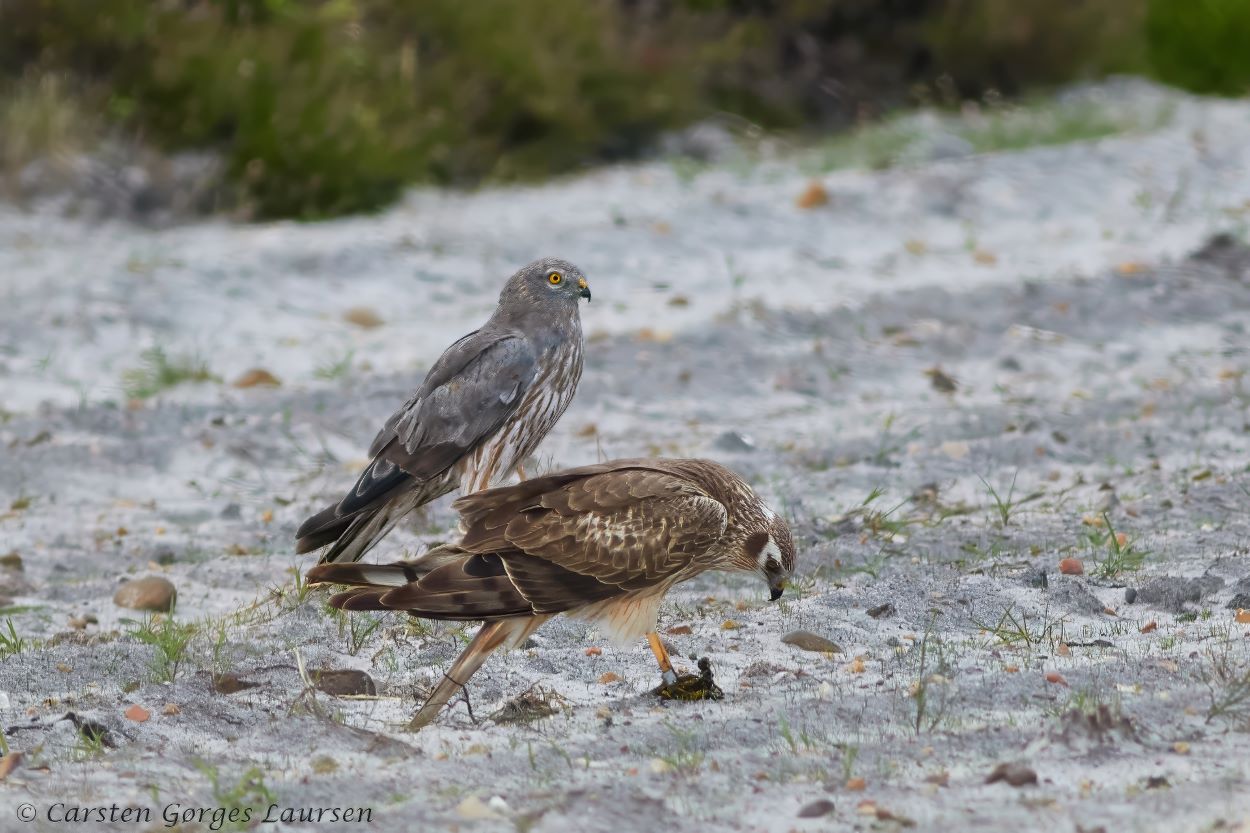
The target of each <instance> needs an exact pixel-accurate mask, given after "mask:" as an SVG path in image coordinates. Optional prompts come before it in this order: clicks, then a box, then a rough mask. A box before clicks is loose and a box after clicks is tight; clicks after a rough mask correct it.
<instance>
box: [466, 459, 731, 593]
mask: <svg viewBox="0 0 1250 833" xmlns="http://www.w3.org/2000/svg"><path fill="white" fill-rule="evenodd" d="M454 505H455V507H456V509H457V510H459V511H460V513H461V521H462V524H463V525H464V528H465V533H464V536H463V539H462V541H461V543H460V545H461V546H462V547H463V548H464V549H466V550H469V551H471V552H479V553H485V552H506V551H510V550H515V551H517V552H519V553H524V554H525V555H528V556H530V557H531V558H533V559H536V560H538V561H541V562H547V563H550V564H554V565H557V566H559V567H561V568H563V569H565V570H568V571H571V572H573V573H576V574H578V575H581V576H588V577H592V578H594V579H595V580H597V581H600V582H603V583H605V584H610V585H614V586H616V587H618V588H620V589H621V590H635V589H641V588H643V587H647V586H649V585H652V584H656V583H658V582H661V581H663V580H664V579H666V578H669V577H671V576H672V574H673V573H675V572H677V571H678V570H681V569H683V568H685V567H687V566H689V565H690V564H691V562H692V561H697V560H698V559H699V558H700V557H701V556H702V555H703V554H704V553H706V552H707V550H708V548H709V547H710V546H711V545H712V544H713V543H715V542H716V541H717V540H718V539H719V538H720V537H721V535H723V534H724V532H725V526H726V523H727V522H728V515H727V511H726V509H725V506H724V505H723V504H722V503H721V502H720V501H718V500H716V499H714V498H713V497H711V496H710V495H709V494H708V493H707V492H706V491H705V490H703V489H702V488H701V487H700V486H698V485H696V484H695V483H694V482H692V481H691V480H690V479H689V478H687V477H685V476H683V475H682V474H680V473H678V472H675V471H670V470H665V468H664V467H663V464H662V463H660V462H659V461H648V460H636V461H635V460H623V461H617V462H615V463H608V464H601V465H596V466H584V467H582V468H580V469H569V470H566V471H564V472H560V473H557V474H555V475H549V476H546V477H539V478H534V479H532V480H528V481H525V482H524V483H520V484H517V485H516V486H507V487H503V488H500V489H490V490H487V491H484V492H478V493H476V494H473V495H466V496H465V497H463V498H461V499H459V500H458V501H456V503H455V504H454ZM505 563H510V562H508V561H507V560H505ZM523 568H524V569H529V563H528V562H519V563H518V569H516V570H510V573H513V574H514V577H515V578H517V579H518V580H521V579H522V578H523V577H522V576H521V575H520V572H521V570H522V569H523ZM537 579H538V577H537V576H534V577H533V580H537Z"/></svg>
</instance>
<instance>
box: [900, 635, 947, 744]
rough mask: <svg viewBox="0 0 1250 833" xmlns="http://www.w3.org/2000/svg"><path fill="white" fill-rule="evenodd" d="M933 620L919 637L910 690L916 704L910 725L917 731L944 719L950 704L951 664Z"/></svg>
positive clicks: (926, 728)
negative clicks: (949, 679)
mask: <svg viewBox="0 0 1250 833" xmlns="http://www.w3.org/2000/svg"><path fill="white" fill-rule="evenodd" d="M935 624H936V622H935V620H934V619H932V618H931V619H930V620H929V623H928V625H927V627H926V628H925V632H924V637H923V638H922V639H921V640H920V650H919V652H918V653H919V656H918V659H917V668H916V681H915V682H914V683H913V684H912V687H911V691H910V692H909V693H910V694H911V697H912V702H913V704H914V705H915V712H914V715H913V719H912V724H911V728H912V729H914V730H915V732H916V734H918V735H919V734H921V733H922V732H932V731H933V730H934V729H936V728H937V727H938V725H939V724H940V723H941V722H942V721H943V720H944V719H945V717H946V714H947V711H948V709H949V706H950V690H949V686H948V680H947V677H948V676H949V675H950V673H951V667H952V666H951V663H950V662H949V661H948V659H947V656H946V646H945V643H943V641H942V638H941V637H940V636H938V634H937V633H936V630H935ZM935 689H936V691H935Z"/></svg>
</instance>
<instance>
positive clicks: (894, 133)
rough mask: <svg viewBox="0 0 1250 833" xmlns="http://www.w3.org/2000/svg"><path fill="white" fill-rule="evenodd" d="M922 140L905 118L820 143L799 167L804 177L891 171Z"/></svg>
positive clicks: (920, 135)
mask: <svg viewBox="0 0 1250 833" xmlns="http://www.w3.org/2000/svg"><path fill="white" fill-rule="evenodd" d="M922 136H923V133H922V131H921V130H920V128H919V127H918V126H917V125H916V123H915V122H914V121H913V120H912V119H909V118H906V117H894V118H890V119H886V120H884V121H880V122H876V123H872V124H865V125H861V126H859V127H856V128H854V129H852V130H849V131H847V132H845V133H840V134H837V135H835V136H833V137H832V138H830V139H828V140H826V141H824V142H822V143H821V144H820V145H818V146H817V147H816V148H815V149H814V150H813V151H812V153H811V156H810V157H809V158H807V159H805V160H804V162H803V167H804V168H805V169H806V170H807V172H808V173H827V172H829V171H838V170H843V169H846V168H867V169H869V170H874V171H876V170H882V169H885V168H892V167H894V166H895V165H897V164H898V163H899V161H900V160H901V159H902V158H903V155H904V154H905V153H906V152H907V150H908V149H910V148H911V147H912V146H913V145H914V144H915V143H916V142H917V140H919V139H920V138H921V137H922Z"/></svg>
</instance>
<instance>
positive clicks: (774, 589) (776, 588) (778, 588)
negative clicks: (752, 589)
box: [768, 579, 786, 602]
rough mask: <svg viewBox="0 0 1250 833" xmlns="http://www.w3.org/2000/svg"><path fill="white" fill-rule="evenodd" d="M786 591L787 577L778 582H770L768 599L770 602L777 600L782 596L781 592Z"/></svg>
mask: <svg viewBox="0 0 1250 833" xmlns="http://www.w3.org/2000/svg"><path fill="white" fill-rule="evenodd" d="M784 592H786V582H785V579H782V580H781V581H779V582H777V583H776V584H770V585H768V600H769V601H770V602H775V601H777V600H778V599H780V598H781V594H782V593H784Z"/></svg>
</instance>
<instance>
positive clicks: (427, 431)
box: [338, 331, 538, 516]
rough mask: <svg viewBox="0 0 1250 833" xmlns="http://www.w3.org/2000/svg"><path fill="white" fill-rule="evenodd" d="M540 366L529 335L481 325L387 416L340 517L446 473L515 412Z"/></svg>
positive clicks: (445, 354)
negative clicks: (491, 331)
mask: <svg viewBox="0 0 1250 833" xmlns="http://www.w3.org/2000/svg"><path fill="white" fill-rule="evenodd" d="M537 370H538V357H537V355H536V354H535V352H534V349H533V348H532V347H531V346H530V343H529V341H528V339H526V338H524V337H522V336H519V335H514V334H506V333H505V334H483V333H482V332H481V331H478V332H476V333H471V334H470V335H468V336H466V337H465V338H463V339H461V340H460V341H458V342H456V344H454V345H452V346H451V347H450V348H448V350H447V352H445V353H444V354H443V355H442V357H440V358H439V360H438V361H437V362H436V363H435V365H434V367H433V368H431V369H430V372H429V373H428V374H427V375H426V378H425V381H424V382H423V383H422V384H421V387H420V388H419V389H418V390H417V392H416V394H415V395H413V397H412V398H411V399H409V400H408V402H406V403H405V404H404V406H403V407H402V408H400V409H399V410H398V411H396V412H395V413H394V414H393V415H392V416H391V418H390V419H388V420H387V423H386V427H385V428H384V429H383V432H382V434H379V436H378V437H377V438H376V439H375V440H374V442H373V446H372V447H371V448H370V452H371V453H372V455H373V457H374V459H373V461H372V462H371V463H370V464H369V466H368V467H366V468H365V470H364V471H363V472H361V474H360V477H359V478H357V480H356V484H355V486H354V487H353V488H352V490H351V491H350V492H349V493H348V494H347V496H346V497H345V498H343V500H342V501H341V502H340V504H339V507H338V509H339V515H340V516H342V515H346V514H351V513H353V512H357V511H360V510H362V509H364V508H367V507H369V506H372V505H376V504H377V503H378V502H379V501H380V500H383V499H386V498H389V497H390V496H393V494H394V493H395V492H396V491H398V490H402V489H404V488H408V487H409V486H410V485H411V481H413V480H416V481H418V482H426V481H429V480H432V479H434V478H436V477H440V476H441V475H443V474H444V473H445V472H446V471H447V470H448V469H449V468H450V467H451V466H453V465H455V464H456V462H457V461H459V460H460V458H461V457H463V456H464V455H465V454H467V453H469V452H470V451H472V450H473V449H474V448H476V447H477V446H478V445H479V444H480V443H482V442H483V441H484V440H486V439H488V438H489V437H490V436H491V435H492V434H494V433H495V432H496V431H498V430H499V428H500V427H501V426H502V425H503V423H504V422H505V421H506V420H507V419H508V417H510V416H512V414H513V413H514V412H515V411H516V409H517V407H518V406H519V405H520V404H521V401H522V400H523V399H524V398H525V394H526V392H527V391H528V390H529V387H530V385H531V384H532V383H533V381H534V377H535V375H536V373H537Z"/></svg>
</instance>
